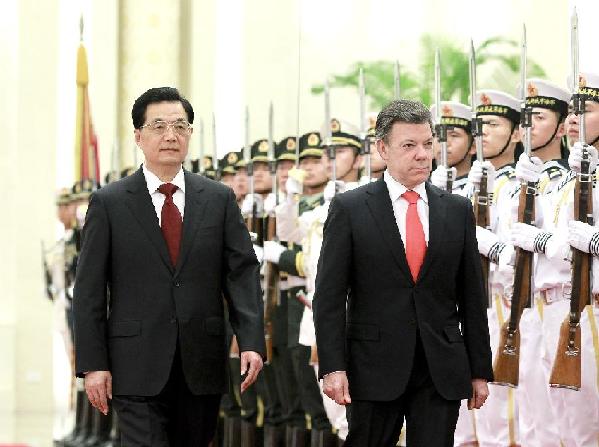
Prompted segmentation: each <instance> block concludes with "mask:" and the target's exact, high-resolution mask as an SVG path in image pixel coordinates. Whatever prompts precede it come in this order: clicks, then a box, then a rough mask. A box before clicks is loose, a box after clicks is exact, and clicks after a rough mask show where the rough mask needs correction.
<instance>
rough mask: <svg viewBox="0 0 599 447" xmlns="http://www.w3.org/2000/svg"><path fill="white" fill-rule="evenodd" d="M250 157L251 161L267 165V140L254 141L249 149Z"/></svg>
mask: <svg viewBox="0 0 599 447" xmlns="http://www.w3.org/2000/svg"><path fill="white" fill-rule="evenodd" d="M250 157H251V159H252V161H261V162H264V163H268V162H269V161H270V160H269V158H268V140H266V139H264V138H262V139H260V140H258V141H255V142H254V144H252V147H251V148H250Z"/></svg>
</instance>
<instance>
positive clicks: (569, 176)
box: [555, 171, 576, 191]
mask: <svg viewBox="0 0 599 447" xmlns="http://www.w3.org/2000/svg"><path fill="white" fill-rule="evenodd" d="M575 178H576V173H575V172H574V171H568V173H567V174H566V175H565V176H564V178H562V179H561V180H560V182H559V183H558V184H557V187H556V188H555V190H556V191H561V190H562V189H563V188H564V187H565V186H566V185H567V184H568V183H570V182H571V181H572V180H574V179H575Z"/></svg>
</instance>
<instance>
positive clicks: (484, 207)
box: [469, 39, 493, 308]
mask: <svg viewBox="0 0 599 447" xmlns="http://www.w3.org/2000/svg"><path fill="white" fill-rule="evenodd" d="M469 65H470V109H471V114H472V115H471V116H472V120H471V128H472V138H474V141H475V143H476V159H477V160H479V161H480V162H481V163H482V162H483V161H484V155H483V120H482V118H479V117H477V116H476V99H475V98H476V53H475V51H474V43H473V42H472V39H471V40H470V64H469ZM487 184H488V175H487V170H486V169H483V172H482V177H481V180H480V186H479V188H478V190H476V191H474V198H473V207H474V218H475V220H476V225H478V226H479V227H483V228H488V227H489V221H490V218H489V192H488V190H487ZM480 261H481V265H482V276H483V284H485V285H486V287H487V303H488V304H487V305H488V307H489V308H490V307H492V304H493V302H492V296H491V292H490V290H489V258H487V257H486V256H484V255H480Z"/></svg>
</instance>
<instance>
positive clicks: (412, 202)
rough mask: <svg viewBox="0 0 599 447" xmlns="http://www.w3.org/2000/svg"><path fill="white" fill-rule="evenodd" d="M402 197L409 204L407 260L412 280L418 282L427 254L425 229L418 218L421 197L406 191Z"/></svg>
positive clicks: (407, 214) (407, 216)
mask: <svg viewBox="0 0 599 447" xmlns="http://www.w3.org/2000/svg"><path fill="white" fill-rule="evenodd" d="M401 196H402V197H403V198H404V199H406V200H407V201H408V203H409V205H408V212H407V213H406V241H405V242H406V258H407V260H408V265H409V266H410V272H411V273H412V278H413V279H414V281H416V280H417V279H418V273H420V267H422V263H423V262H424V255H425V254H426V240H425V238H424V229H423V228H422V222H420V217H418V198H419V197H420V196H419V195H418V193H417V192H416V191H406V192H404V193H403V194H402V195H401Z"/></svg>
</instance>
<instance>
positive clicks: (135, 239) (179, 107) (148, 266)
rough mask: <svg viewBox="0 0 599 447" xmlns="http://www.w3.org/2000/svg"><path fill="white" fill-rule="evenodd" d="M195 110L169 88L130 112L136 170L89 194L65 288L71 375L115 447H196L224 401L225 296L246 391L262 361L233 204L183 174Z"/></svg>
mask: <svg viewBox="0 0 599 447" xmlns="http://www.w3.org/2000/svg"><path fill="white" fill-rule="evenodd" d="M193 117H194V114H193V108H192V106H191V104H190V103H189V102H188V101H187V100H186V99H185V98H184V97H182V96H181V95H180V94H179V92H178V91H177V90H176V89H174V88H170V87H162V88H152V89H150V90H148V91H146V92H145V93H144V94H143V95H141V96H140V97H139V98H138V99H137V100H136V101H135V104H134V105H133V110H132V118H133V126H134V128H135V131H134V133H135V141H136V143H137V145H138V146H139V147H140V149H141V150H142V152H143V153H144V156H145V160H144V163H143V165H142V167H141V168H140V169H138V170H137V172H135V173H134V174H132V175H130V176H129V177H127V178H125V179H122V180H120V181H117V182H115V183H112V184H110V185H108V186H106V187H105V188H102V189H101V190H99V191H97V192H95V193H94V194H93V195H92V197H91V200H90V203H89V208H88V212H87V216H86V221H85V226H84V229H83V242H82V249H81V255H80V257H79V264H78V268H77V277H76V283H75V294H74V303H75V304H74V308H75V340H76V342H75V349H76V372H77V375H78V376H82V377H85V388H86V391H87V394H88V397H89V399H90V401H91V403H92V405H93V406H94V407H96V408H97V409H98V410H100V411H101V412H103V413H106V412H107V410H108V403H107V401H108V399H112V400H113V404H114V408H115V409H116V411H117V413H118V416H119V424H120V430H121V444H122V445H126V446H127V447H135V446H142V445H143V446H168V445H171V446H173V445H176V446H194V447H195V446H206V445H208V444H209V442H210V441H211V439H212V437H213V435H214V431H215V425H216V421H217V415H218V406H219V401H220V397H221V394H222V393H224V392H225V391H226V390H227V380H226V377H227V376H226V374H225V368H226V361H227V354H228V353H227V350H226V345H225V322H224V317H223V313H224V310H223V301H222V297H223V296H224V297H225V299H226V300H227V303H228V309H229V315H230V321H231V324H232V326H233V329H234V331H235V333H236V335H237V340H238V343H239V347H240V351H241V372H242V373H247V377H246V378H245V380H244V381H243V383H242V385H241V390H242V391H244V390H245V389H246V388H247V387H248V386H250V385H251V384H252V383H253V382H254V381H255V379H256V377H257V375H258V372H259V371H260V369H261V367H262V357H263V355H264V351H265V347H264V330H263V322H262V302H261V291H260V281H259V273H258V268H259V265H258V262H257V259H256V257H255V255H254V252H253V250H252V244H251V241H250V237H249V234H248V232H247V230H246V228H245V226H244V224H243V221H242V218H241V215H240V212H239V208H238V207H237V205H236V201H235V196H234V194H233V192H232V191H231V189H230V188H227V187H226V186H224V185H221V184H220V183H217V182H214V181H212V180H209V179H206V178H204V177H201V176H196V175H193V174H191V173H189V172H187V171H184V170H183V169H182V167H181V165H182V163H183V161H184V159H185V156H186V155H187V151H188V147H189V140H190V137H191V134H192V128H191V123H193Z"/></svg>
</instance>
